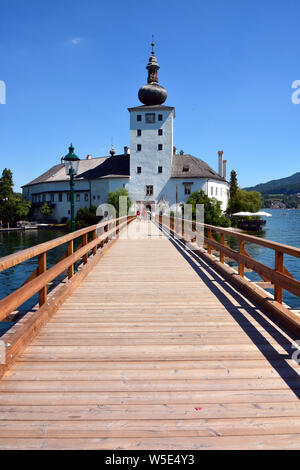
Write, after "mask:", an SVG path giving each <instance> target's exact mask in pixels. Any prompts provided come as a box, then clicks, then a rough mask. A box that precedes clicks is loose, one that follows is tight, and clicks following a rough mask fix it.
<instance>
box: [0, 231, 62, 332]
mask: <svg viewBox="0 0 300 470" xmlns="http://www.w3.org/2000/svg"><path fill="white" fill-rule="evenodd" d="M65 234H66V232H65V231H63V230H57V229H55V230H48V229H41V230H25V231H11V232H0V258H1V257H3V256H7V255H10V254H12V253H16V252H18V251H20V250H25V249H26V248H29V247H31V246H34V245H37V244H39V243H43V242H46V241H49V240H52V239H53V238H57V237H60V236H62V235H65ZM66 249H67V246H66V244H64V245H62V246H59V247H57V248H54V249H53V250H50V251H48V252H47V268H50V267H51V266H53V265H54V264H55V263H56V262H57V261H58V260H59V258H60V257H61V256H62V255H63V254H64V252H65V251H66ZM37 265H38V260H37V257H36V258H32V259H29V260H27V261H25V262H24V263H22V264H19V265H17V266H14V267H12V268H9V269H7V270H6V271H2V272H1V273H0V299H3V298H4V297H6V296H7V295H9V294H11V293H12V292H14V291H15V290H16V289H18V288H19V287H21V286H22V284H23V283H24V282H25V280H26V279H27V278H28V277H29V276H30V274H31V273H32V272H33V271H34V270H35V269H36V268H37ZM37 301H38V294H36V295H35V296H34V297H32V298H31V299H29V300H28V301H27V302H25V303H24V304H23V305H22V306H21V307H20V311H21V312H26V311H27V310H28V309H30V308H31V307H33V306H34V305H35V304H36V303H37ZM11 325H12V323H9V324H8V323H7V322H0V335H1V333H2V334H3V332H4V331H5V330H7V329H8V328H9V327H10V326H11Z"/></svg>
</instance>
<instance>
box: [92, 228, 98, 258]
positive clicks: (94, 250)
mask: <svg viewBox="0 0 300 470" xmlns="http://www.w3.org/2000/svg"><path fill="white" fill-rule="evenodd" d="M96 238H97V230H96V229H95V230H93V232H92V239H93V240H96ZM96 254H97V245H96V246H94V248H93V255H94V256H95V255H96Z"/></svg>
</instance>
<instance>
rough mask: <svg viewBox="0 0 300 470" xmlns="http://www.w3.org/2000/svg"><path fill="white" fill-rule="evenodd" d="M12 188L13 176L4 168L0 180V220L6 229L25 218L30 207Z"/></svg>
mask: <svg viewBox="0 0 300 470" xmlns="http://www.w3.org/2000/svg"><path fill="white" fill-rule="evenodd" d="M13 186H14V183H13V174H12V172H11V170H8V169H7V168H5V169H4V170H3V172H2V176H1V178H0V220H2V222H3V223H4V224H5V225H7V226H8V227H9V226H11V225H15V223H16V222H17V221H18V220H20V219H24V218H26V217H27V215H28V213H29V210H30V207H31V203H30V202H29V201H23V200H22V195H21V194H20V193H14V192H13Z"/></svg>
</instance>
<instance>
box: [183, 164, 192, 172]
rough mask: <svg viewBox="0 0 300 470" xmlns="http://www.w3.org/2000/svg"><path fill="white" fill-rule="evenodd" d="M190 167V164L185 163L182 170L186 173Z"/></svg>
mask: <svg viewBox="0 0 300 470" xmlns="http://www.w3.org/2000/svg"><path fill="white" fill-rule="evenodd" d="M189 169H190V167H189V166H188V165H183V168H182V171H183V172H184V173H186V172H188V171H189Z"/></svg>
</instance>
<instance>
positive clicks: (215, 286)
mask: <svg viewBox="0 0 300 470" xmlns="http://www.w3.org/2000/svg"><path fill="white" fill-rule="evenodd" d="M159 228H160V230H161V231H162V232H163V233H165V231H164V229H163V228H162V227H161V226H159ZM168 235H169V233H168ZM170 235H171V237H169V240H170V242H171V243H172V244H173V246H174V247H175V248H176V249H177V251H178V252H179V253H180V254H181V255H182V256H183V257H184V258H185V260H186V261H187V262H188V263H189V264H190V266H191V267H192V268H193V269H194V271H195V272H196V273H197V275H198V276H199V277H200V278H201V280H202V281H203V282H204V283H205V285H206V286H207V287H208V288H209V289H210V291H211V292H212V293H213V294H214V295H215V296H216V298H217V299H218V300H219V301H220V302H221V303H222V305H223V306H224V307H225V309H226V310H227V312H228V313H229V314H230V315H231V316H232V317H233V318H234V320H235V321H236V322H237V323H238V324H239V326H240V327H241V328H242V330H243V331H244V332H245V333H246V334H247V336H248V337H249V338H250V339H251V341H252V342H253V344H255V345H256V347H257V348H258V349H259V351H260V352H261V353H262V354H263V355H264V357H265V358H266V359H267V360H268V362H269V363H270V365H271V366H272V367H273V368H274V369H275V370H276V371H277V372H278V374H279V375H280V377H281V378H282V379H283V380H284V381H285V383H286V384H287V385H288V387H289V388H290V389H291V390H292V391H293V392H294V394H295V395H296V397H297V398H298V399H299V398H300V376H299V374H298V373H297V371H296V370H295V369H294V368H293V367H291V366H290V365H289V364H288V363H287V362H286V361H287V360H288V359H291V358H292V354H293V352H294V351H295V349H294V348H292V345H291V343H292V342H293V341H295V340H298V339H300V338H296V337H295V335H294V334H293V333H291V332H290V331H288V330H287V329H286V328H285V327H283V326H282V325H281V324H280V323H279V322H278V321H276V320H275V319H273V318H271V317H270V320H268V318H266V316H267V315H269V314H267V313H264V312H263V310H262V308H261V307H260V306H258V305H256V304H255V302H254V301H253V300H252V299H251V304H252V305H251V304H250V303H249V302H248V301H247V300H246V299H245V297H244V295H242V294H240V293H239V292H238V291H237V289H236V288H235V287H234V286H232V285H230V284H229V282H228V281H227V280H225V279H224V278H223V277H222V276H221V274H219V273H217V272H216V271H215V270H214V269H213V268H212V267H210V266H209V265H208V264H207V262H206V261H204V260H203V259H202V258H201V251H198V250H195V251H192V250H190V249H189V248H188V247H187V246H186V242H185V241H184V240H181V239H178V238H177V237H176V238H175V237H174V234H173V233H171V234H170ZM223 291H225V292H226V293H227V294H228V295H229V296H231V297H232V298H233V299H234V300H235V301H236V302H237V303H238V305H234V303H233V302H232V301H231V300H230V298H229V297H227V296H226V294H225V293H224V292H223ZM242 310H244V311H245V312H247V313H248V314H249V315H250V316H251V317H252V318H253V320H255V321H256V322H257V323H258V324H259V325H260V326H261V327H262V328H264V329H267V331H268V333H269V335H270V336H272V337H273V338H274V339H275V340H276V341H277V343H278V344H279V345H280V346H281V347H282V348H283V349H284V350H285V351H286V354H280V353H279V352H278V351H276V349H275V348H274V347H273V346H272V344H270V343H269V342H268V340H267V339H266V338H265V337H264V335H263V334H262V333H261V332H260V331H259V330H257V329H256V327H255V326H254V325H253V324H252V323H251V321H250V320H249V319H248V318H247V317H246V316H245V315H244V314H243V312H242ZM272 323H273V324H274V325H276V327H277V328H276V327H275V326H274V325H273V324H272ZM285 335H287V336H288V338H287V337H286V336H285ZM265 346H268V349H269V351H266V350H265ZM295 364H296V362H295ZM299 369H300V368H299ZM287 372H288V373H287ZM287 375H288V377H287Z"/></svg>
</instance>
